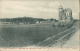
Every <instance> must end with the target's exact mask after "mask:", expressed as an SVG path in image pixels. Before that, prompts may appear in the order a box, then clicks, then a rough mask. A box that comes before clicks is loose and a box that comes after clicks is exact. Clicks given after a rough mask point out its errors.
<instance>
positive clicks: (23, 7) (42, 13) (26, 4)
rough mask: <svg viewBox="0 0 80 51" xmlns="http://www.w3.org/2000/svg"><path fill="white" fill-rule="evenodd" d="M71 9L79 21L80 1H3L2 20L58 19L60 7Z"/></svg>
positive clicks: (0, 9) (1, 5)
mask: <svg viewBox="0 0 80 51" xmlns="http://www.w3.org/2000/svg"><path fill="white" fill-rule="evenodd" d="M60 5H62V6H63V9H65V8H71V9H72V16H73V18H74V19H79V1H78V0H75V1H67V0H66V1H60V0H53V1H49V0H48V1H1V4H0V7H1V8H0V18H16V17H24V16H26V17H33V18H44V19H50V18H53V19H58V18H59V15H58V14H59V10H58V8H59V6H60Z"/></svg>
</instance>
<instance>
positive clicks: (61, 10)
mask: <svg viewBox="0 0 80 51" xmlns="http://www.w3.org/2000/svg"><path fill="white" fill-rule="evenodd" d="M62 15H63V7H62V5H60V6H59V21H61V20H62Z"/></svg>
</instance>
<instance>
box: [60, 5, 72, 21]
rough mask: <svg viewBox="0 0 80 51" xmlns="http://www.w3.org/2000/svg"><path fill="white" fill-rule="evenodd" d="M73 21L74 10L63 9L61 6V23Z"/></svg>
mask: <svg viewBox="0 0 80 51" xmlns="http://www.w3.org/2000/svg"><path fill="white" fill-rule="evenodd" d="M71 20H72V10H71V9H70V8H66V9H63V7H62V6H61V5H60V6H59V22H62V21H71Z"/></svg>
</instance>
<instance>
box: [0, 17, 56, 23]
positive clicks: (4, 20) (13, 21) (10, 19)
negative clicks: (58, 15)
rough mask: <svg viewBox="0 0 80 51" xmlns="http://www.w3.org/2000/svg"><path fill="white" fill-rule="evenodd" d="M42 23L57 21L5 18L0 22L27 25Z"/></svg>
mask: <svg viewBox="0 0 80 51" xmlns="http://www.w3.org/2000/svg"><path fill="white" fill-rule="evenodd" d="M42 21H56V19H52V18H51V19H43V18H32V17H18V18H4V19H0V22H10V23H26V24H28V23H29V24H35V23H36V22H39V23H40V22H42Z"/></svg>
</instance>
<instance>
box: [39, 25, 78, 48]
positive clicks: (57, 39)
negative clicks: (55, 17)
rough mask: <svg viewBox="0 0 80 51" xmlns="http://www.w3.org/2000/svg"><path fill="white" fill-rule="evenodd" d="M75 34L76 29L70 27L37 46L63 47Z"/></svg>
mask: <svg viewBox="0 0 80 51" xmlns="http://www.w3.org/2000/svg"><path fill="white" fill-rule="evenodd" d="M76 32H77V28H76V27H74V26H73V27H72V28H70V29H68V30H66V31H64V32H61V33H59V34H57V35H55V36H54V35H53V36H52V37H49V38H47V39H46V40H44V41H43V42H39V43H38V45H39V46H43V47H63V46H64V44H66V42H67V41H68V40H69V39H70V38H71V37H72V36H73V35H74V34H75V33H76Z"/></svg>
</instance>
